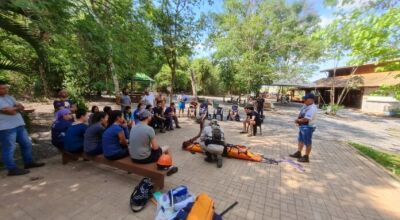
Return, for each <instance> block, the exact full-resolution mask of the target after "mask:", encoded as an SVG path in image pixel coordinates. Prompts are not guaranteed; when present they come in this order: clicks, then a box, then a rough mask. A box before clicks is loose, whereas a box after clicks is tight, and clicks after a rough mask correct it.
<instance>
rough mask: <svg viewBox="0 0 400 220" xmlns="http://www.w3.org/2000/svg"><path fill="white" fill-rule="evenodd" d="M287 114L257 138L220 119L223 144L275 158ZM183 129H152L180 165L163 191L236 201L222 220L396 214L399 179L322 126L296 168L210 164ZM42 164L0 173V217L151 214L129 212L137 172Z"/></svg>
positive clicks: (288, 141) (149, 214) (282, 152)
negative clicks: (21, 172) (186, 144)
mask: <svg viewBox="0 0 400 220" xmlns="http://www.w3.org/2000/svg"><path fill="white" fill-rule="evenodd" d="M274 114H275V113H274ZM288 114H289V115H286V114H285V112H284V111H282V112H280V113H277V114H276V115H275V116H274V117H267V120H266V121H265V124H264V126H263V136H257V137H253V138H248V137H246V136H245V135H239V134H238V132H239V131H240V129H241V123H237V122H222V123H221V124H222V127H223V128H224V130H225V132H226V136H227V137H228V140H227V142H229V143H241V144H246V145H247V146H249V147H251V148H252V150H253V151H255V152H260V153H263V154H264V155H265V156H268V157H272V158H281V157H284V156H286V155H288V154H289V153H291V152H293V151H294V150H295V149H296V137H295V136H296V135H295V133H296V127H295V126H294V125H293V123H292V121H293V116H292V114H294V112H292V113H290V112H288ZM182 126H183V127H184V129H181V130H176V131H173V132H172V133H171V132H169V133H166V134H157V138H158V139H159V142H160V143H161V144H165V145H169V146H170V147H171V149H172V154H173V160H174V162H175V164H176V165H177V166H178V167H179V169H180V170H179V172H178V173H177V174H175V175H173V176H171V177H166V188H165V189H168V188H171V187H174V186H177V185H180V184H184V185H187V186H188V187H189V189H190V190H191V191H192V192H193V193H196V194H197V193H199V192H207V193H208V194H210V195H211V196H212V197H213V198H214V199H215V205H216V209H217V211H219V212H220V211H222V210H223V209H225V208H226V207H228V206H229V205H230V204H231V203H233V202H234V201H239V205H238V206H236V207H235V208H234V209H233V210H231V211H230V212H229V213H228V214H227V215H226V216H225V217H226V218H225V219H232V220H234V219H238V220H239V219H240V220H242V219H249V220H251V219H260V220H261V219H282V220H283V219H293V220H294V219H299V220H300V219H301V220H303V219H315V220H317V219H323V220H329V219H332V220H339V219H356V220H357V219H360V220H361V219H377V220H378V219H379V220H380V219H400V209H399V204H400V184H399V182H398V181H396V180H394V179H393V178H392V177H391V176H390V175H388V174H387V173H386V172H384V171H383V170H382V169H381V168H380V167H378V166H377V165H375V164H374V163H372V162H370V161H369V160H368V159H366V158H364V157H362V156H361V155H359V154H358V153H357V152H356V151H355V150H353V149H352V148H350V147H348V146H347V145H346V144H344V143H343V142H341V141H337V140H335V139H334V138H325V136H324V135H322V131H319V133H316V137H315V141H314V146H315V148H314V150H313V155H312V158H311V163H310V164H307V165H305V166H304V168H305V170H306V172H305V173H301V172H299V171H298V170H296V169H294V168H293V167H292V166H290V165H289V164H280V165H268V164H264V163H255V162H248V161H242V160H236V159H225V160H224V165H223V167H222V168H221V169H217V168H216V166H215V165H214V164H207V163H205V162H204V161H203V156H202V155H200V154H195V155H192V154H190V153H188V152H185V151H182V150H181V143H182V141H183V140H186V139H188V138H190V137H193V136H194V135H195V134H196V133H197V132H198V125H197V124H195V123H193V122H192V121H190V120H187V119H183V120H182ZM320 130H321V128H320ZM376 141H379V140H376ZM376 141H375V142H376ZM47 162H48V164H47V166H46V167H44V168H38V169H36V170H32V172H31V174H29V175H27V176H21V177H12V178H11V177H6V176H5V172H1V173H0V175H1V176H0V219H21V220H29V219H40V220H45V219H52V220H53V219H60V220H62V219H85V220H86V219H96V220H98V219H110V220H111V219H112V220H115V219H141V220H149V219H154V213H155V207H154V205H152V204H151V203H149V204H148V207H146V209H145V210H144V211H142V212H140V213H138V214H134V213H132V212H131V211H130V209H129V205H128V204H129V196H130V193H131V192H132V190H133V188H134V186H135V185H136V184H137V183H138V181H139V180H140V179H141V177H139V176H136V175H134V174H127V173H126V172H122V171H119V170H116V169H113V168H110V167H107V166H103V165H98V164H94V163H93V162H83V161H79V162H74V163H70V164H68V165H65V166H63V165H61V163H60V157H59V156H56V157H52V158H50V159H48V160H47ZM32 177H39V179H38V180H34V181H32V180H31V179H30V178H32Z"/></svg>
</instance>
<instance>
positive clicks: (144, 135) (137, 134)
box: [129, 110, 168, 164]
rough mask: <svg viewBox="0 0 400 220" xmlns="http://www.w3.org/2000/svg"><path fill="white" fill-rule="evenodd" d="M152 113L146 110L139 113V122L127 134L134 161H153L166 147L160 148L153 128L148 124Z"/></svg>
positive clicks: (165, 150)
mask: <svg viewBox="0 0 400 220" xmlns="http://www.w3.org/2000/svg"><path fill="white" fill-rule="evenodd" d="M151 118H152V115H151V113H150V112H149V111H147V110H142V111H141V112H140V113H139V120H140V123H139V124H137V125H136V126H134V127H133V128H132V130H131V132H130V135H129V154H130V156H131V158H132V161H133V162H135V163H141V164H146V163H154V162H156V161H157V160H158V159H159V158H160V156H161V155H162V153H163V152H164V153H167V151H168V149H162V148H161V147H160V146H159V145H158V143H157V140H156V138H155V136H156V134H155V132H154V129H153V128H152V127H150V126H149V123H150V121H151Z"/></svg>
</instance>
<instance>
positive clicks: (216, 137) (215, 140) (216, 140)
mask: <svg viewBox="0 0 400 220" xmlns="http://www.w3.org/2000/svg"><path fill="white" fill-rule="evenodd" d="M211 128H212V136H211V143H212V144H220V145H223V144H224V137H223V133H222V131H221V128H220V127H219V126H211Z"/></svg>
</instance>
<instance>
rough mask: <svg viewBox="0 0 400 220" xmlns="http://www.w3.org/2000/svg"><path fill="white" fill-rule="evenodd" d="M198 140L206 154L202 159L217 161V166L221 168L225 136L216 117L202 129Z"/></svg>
mask: <svg viewBox="0 0 400 220" xmlns="http://www.w3.org/2000/svg"><path fill="white" fill-rule="evenodd" d="M200 140H201V142H200V146H201V148H202V149H203V151H204V152H205V153H206V155H207V157H206V158H205V159H204V160H205V161H207V162H210V163H212V162H214V161H217V167H218V168H221V167H222V153H223V152H224V146H225V138H224V132H223V130H222V128H221V127H220V126H219V125H218V121H217V120H216V119H213V120H212V121H211V123H210V125H209V126H207V127H205V128H204V129H203V131H202V133H201V136H200Z"/></svg>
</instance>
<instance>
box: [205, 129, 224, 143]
mask: <svg viewBox="0 0 400 220" xmlns="http://www.w3.org/2000/svg"><path fill="white" fill-rule="evenodd" d="M219 129H220V130H221V140H222V141H224V140H225V136H224V130H223V129H222V128H219ZM212 130H213V128H212V127H211V126H206V127H205V128H204V129H203V131H202V132H201V135H200V140H201V141H203V142H204V141H206V140H212Z"/></svg>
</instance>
